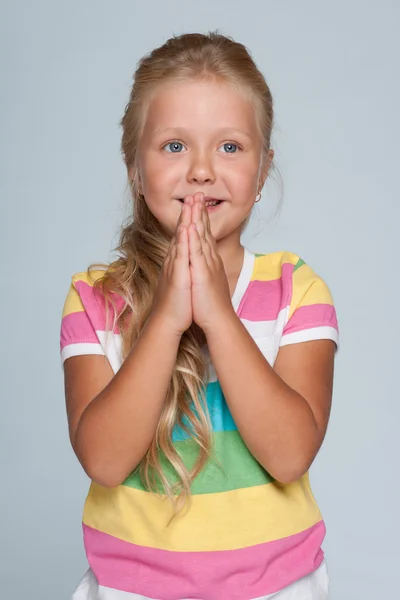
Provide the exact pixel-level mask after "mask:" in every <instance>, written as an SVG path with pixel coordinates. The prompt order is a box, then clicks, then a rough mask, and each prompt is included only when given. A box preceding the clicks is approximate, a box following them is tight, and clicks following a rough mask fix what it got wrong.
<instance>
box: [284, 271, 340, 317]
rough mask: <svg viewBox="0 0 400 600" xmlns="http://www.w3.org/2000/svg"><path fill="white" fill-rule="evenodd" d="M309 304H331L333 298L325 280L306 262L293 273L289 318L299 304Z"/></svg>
mask: <svg viewBox="0 0 400 600" xmlns="http://www.w3.org/2000/svg"><path fill="white" fill-rule="evenodd" d="M311 304H332V305H333V298H332V294H331V292H330V289H329V287H328V286H327V284H326V283H325V281H324V280H323V279H322V278H321V277H319V275H317V274H316V273H315V272H314V271H313V270H312V269H311V267H309V266H308V265H307V264H304V265H301V267H300V268H299V269H297V270H296V271H295V272H294V273H293V294H292V301H291V303H290V312H289V318H290V317H291V316H292V314H293V312H294V311H295V310H296V308H298V307H299V306H310V305H311Z"/></svg>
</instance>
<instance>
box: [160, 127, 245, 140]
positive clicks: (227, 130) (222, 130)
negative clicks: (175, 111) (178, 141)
mask: <svg viewBox="0 0 400 600" xmlns="http://www.w3.org/2000/svg"><path fill="white" fill-rule="evenodd" d="M168 131H174V132H176V133H178V134H179V135H182V134H185V133H188V130H187V129H185V127H165V128H160V127H159V128H157V129H155V130H154V131H153V134H152V137H154V136H156V135H159V134H163V133H167V132H168ZM217 133H219V134H221V135H223V134H226V135H228V134H234V133H241V134H242V135H245V136H246V137H248V138H249V139H250V140H251V139H253V138H252V136H251V135H250V133H249V132H248V131H246V130H245V129H240V128H238V127H220V128H219V129H217Z"/></svg>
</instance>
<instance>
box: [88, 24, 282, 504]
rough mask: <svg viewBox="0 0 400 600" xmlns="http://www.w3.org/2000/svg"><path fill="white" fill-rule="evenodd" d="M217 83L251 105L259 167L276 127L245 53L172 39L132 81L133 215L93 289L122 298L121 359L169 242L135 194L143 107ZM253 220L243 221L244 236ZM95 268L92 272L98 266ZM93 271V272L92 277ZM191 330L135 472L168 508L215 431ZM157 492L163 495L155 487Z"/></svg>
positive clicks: (233, 45) (196, 335)
mask: <svg viewBox="0 0 400 600" xmlns="http://www.w3.org/2000/svg"><path fill="white" fill-rule="evenodd" d="M210 77H211V78H216V79H217V80H221V81H223V82H225V83H227V84H228V85H232V86H233V87H234V88H235V89H238V90H241V91H244V92H245V93H249V94H250V96H251V97H252V99H254V104H255V109H256V112H257V123H258V127H259V131H260V135H261V139H262V141H263V144H262V160H266V157H267V152H268V150H269V148H270V139H271V131H272V127H273V100H272V96H271V93H270V90H269V88H268V85H267V83H266V81H265V79H264V77H263V75H262V73H261V72H260V71H259V69H258V68H257V66H256V65H255V63H254V61H253V59H252V58H251V56H250V54H249V52H248V50H247V49H246V47H245V46H244V45H243V44H241V43H238V42H235V41H234V40H232V39H231V38H229V37H226V36H223V35H221V34H219V33H218V32H215V33H214V32H210V33H209V34H208V35H204V34H200V33H191V34H184V35H180V36H174V37H172V38H170V39H169V40H167V42H165V43H164V44H163V45H162V46H161V47H159V48H156V49H155V50H153V51H152V52H151V53H150V54H148V55H146V56H144V57H143V58H142V59H141V60H140V61H139V64H138V67H137V70H136V72H135V75H134V83H133V85H132V89H131V94H130V99H129V102H128V104H127V105H126V107H125V113H124V116H123V118H122V120H121V123H120V124H121V126H122V130H123V133H122V142H121V149H122V155H123V159H124V162H125V165H126V168H127V170H128V174H129V173H131V174H133V175H132V177H131V178H130V184H131V194H132V199H133V214H132V216H131V218H130V221H129V222H128V223H127V224H126V226H124V227H123V229H122V233H121V237H120V244H119V246H118V248H117V249H116V250H117V252H118V254H119V258H118V259H117V260H116V261H114V262H113V263H111V264H110V265H109V266H108V268H106V271H105V273H104V276H103V277H102V278H101V279H99V280H98V281H97V282H96V284H95V285H96V286H97V287H99V288H100V289H101V291H102V293H103V294H104V296H105V299H106V306H108V304H109V303H111V304H112V305H113V306H114V308H115V304H114V301H113V298H112V296H114V294H115V293H117V294H119V295H120V296H122V298H123V299H124V302H125V306H124V307H123V309H122V310H120V311H119V313H118V314H116V316H115V323H114V324H117V325H118V327H119V329H120V331H121V335H122V340H123V351H122V353H123V358H125V357H126V356H127V354H128V353H129V351H130V349H131V348H132V346H133V344H134V343H135V341H136V340H137V338H138V337H139V335H140V333H141V331H142V329H143V327H144V325H145V323H146V321H147V319H148V317H149V315H150V313H151V309H152V302H153V297H154V292H155V289H156V286H157V283H158V278H159V274H160V270H161V267H162V264H163V262H164V258H165V256H166V253H167V250H168V246H169V243H170V240H169V239H168V238H167V237H166V235H165V233H164V232H163V230H162V228H161V226H160V224H159V222H158V221H157V219H156V218H155V217H154V216H153V214H152V213H151V212H150V210H149V208H148V207H147V204H146V202H145V200H144V197H143V196H142V195H141V194H139V190H138V185H137V182H138V177H137V164H138V146H139V141H140V136H141V132H142V129H143V125H144V121H145V113H146V107H147V106H148V105H149V101H150V99H151V97H152V95H153V94H154V93H155V92H156V90H157V87H158V86H160V85H162V84H164V83H165V82H169V81H177V80H185V81H187V80H190V79H197V80H198V79H201V80H203V79H206V78H210ZM249 218H250V216H248V217H247V218H246V219H245V220H244V221H243V224H242V225H243V227H242V231H243V229H244V228H245V226H246V225H247V222H248V220H249ZM96 266H97V265H96ZM92 268H94V265H92V266H91V267H90V268H89V269H92ZM201 333H202V332H201V330H199V328H198V327H197V326H196V324H195V323H193V324H192V325H191V326H190V327H189V329H187V330H186V331H185V332H184V334H183V335H182V338H181V341H180V345H179V350H178V354H177V360H176V364H175V367H174V370H173V373H172V377H171V381H170V385H169V388H168V391H167V395H166V398H165V402H164V406H163V410H162V413H161V416H160V420H159V423H158V426H157V430H156V433H155V436H154V439H153V441H152V443H151V445H150V447H149V449H148V451H147V452H146V454H145V456H144V457H143V459H142V461H141V463H140V465H139V466H138V469H139V472H140V476H141V479H142V482H143V484H144V485H145V487H146V488H147V489H148V490H149V491H153V492H156V493H157V492H162V493H164V494H166V495H167V496H168V497H169V498H170V499H171V500H174V501H175V502H174V505H175V507H176V501H177V500H178V499H181V500H183V502H184V503H185V501H186V500H188V499H189V498H190V488H191V483H192V481H193V480H194V478H195V477H196V476H197V474H198V473H199V472H200V470H201V469H202V468H203V467H204V465H205V464H206V462H207V460H208V459H209V458H210V456H211V455H212V446H213V444H212V441H213V440H212V428H211V423H210V417H209V413H208V409H207V403H206V401H205V396H204V389H205V385H204V384H205V382H206V375H207V363H206V360H205V358H204V355H203V353H202V351H201V347H202V345H203V343H204V339H201ZM176 424H179V425H180V426H181V427H182V428H183V430H185V431H186V432H187V433H188V435H189V436H190V438H191V439H192V440H193V441H194V442H195V443H196V444H197V446H198V455H197V459H196V462H195V464H194V465H192V466H191V467H190V468H189V467H188V466H187V465H185V464H184V462H183V461H182V458H181V456H180V455H179V453H178V451H177V450H176V448H175V447H174V445H173V442H172V431H173V428H174V426H175V425H176ZM161 459H162V460H163V462H165V460H166V461H167V462H168V463H169V464H170V466H172V468H173V472H174V474H175V475H176V477H174V478H175V480H176V481H175V483H174V484H172V482H171V481H170V480H169V479H168V478H167V477H166V475H165V474H164V472H163V469H162V467H161ZM160 485H161V487H160Z"/></svg>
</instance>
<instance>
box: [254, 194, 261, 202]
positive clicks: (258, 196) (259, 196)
mask: <svg viewBox="0 0 400 600" xmlns="http://www.w3.org/2000/svg"><path fill="white" fill-rule="evenodd" d="M257 198H258V200H257ZM257 198H256V199H255V200H254V202H260V200H261V192H259V193H258V195H257Z"/></svg>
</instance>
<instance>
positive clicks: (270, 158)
mask: <svg viewBox="0 0 400 600" xmlns="http://www.w3.org/2000/svg"><path fill="white" fill-rule="evenodd" d="M274 155H275V152H274V150H272V148H270V149H269V150H268V152H267V157H266V159H265V161H264V164H263V166H262V169H261V174H260V185H259V187H258V189H259V190H260V191H261V190H262V189H263V187H264V184H265V182H266V179H267V177H268V173H269V169H270V167H271V164H272V161H273V159H274Z"/></svg>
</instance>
